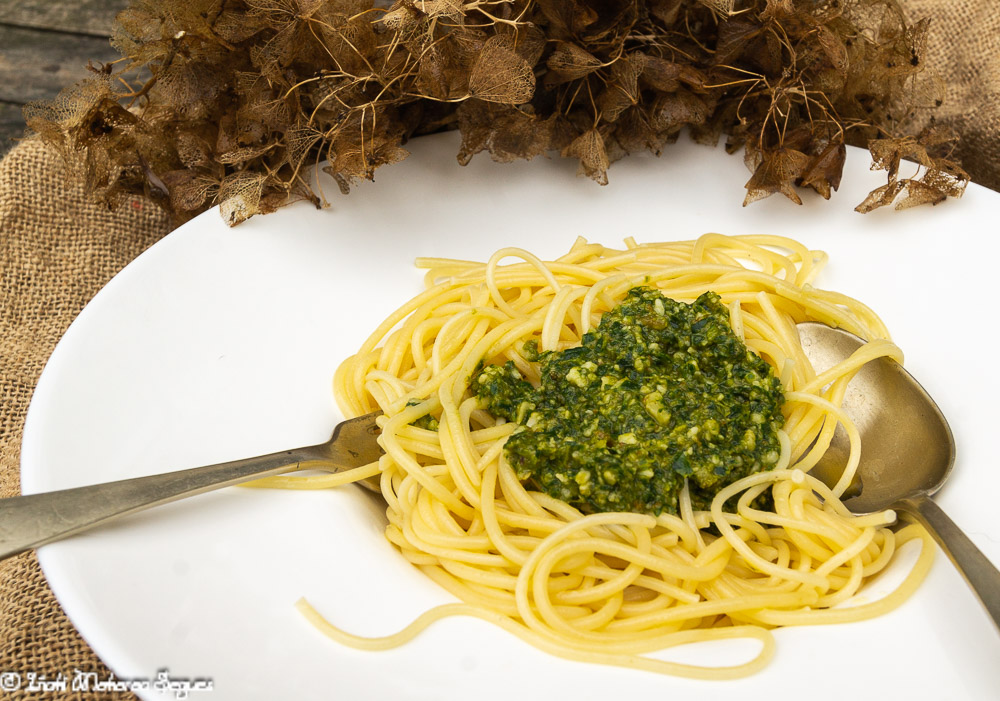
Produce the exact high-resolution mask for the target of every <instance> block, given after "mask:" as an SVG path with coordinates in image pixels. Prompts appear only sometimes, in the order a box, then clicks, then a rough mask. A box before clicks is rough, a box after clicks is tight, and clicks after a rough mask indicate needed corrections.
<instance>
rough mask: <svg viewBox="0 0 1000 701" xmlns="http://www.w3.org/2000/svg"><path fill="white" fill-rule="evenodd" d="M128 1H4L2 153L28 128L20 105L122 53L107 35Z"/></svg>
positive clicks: (0, 34) (0, 28) (49, 94)
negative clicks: (112, 45) (115, 18)
mask: <svg viewBox="0 0 1000 701" xmlns="http://www.w3.org/2000/svg"><path fill="white" fill-rule="evenodd" d="M127 4H128V0H0V155H2V154H4V153H6V152H7V151H8V150H9V149H10V147H11V146H12V145H13V143H14V142H13V141H12V139H16V138H20V137H21V136H22V135H23V133H24V119H23V118H22V116H21V108H22V107H23V106H24V105H25V104H26V103H28V102H31V101H32V100H47V99H51V98H53V97H55V96H56V95H57V94H58V93H59V91H60V90H61V89H62V88H64V87H67V86H69V85H72V84H73V83H75V82H77V81H78V80H81V79H82V78H84V77H86V75H87V70H86V66H87V62H88V61H89V60H92V61H94V62H95V63H97V62H107V61H113V60H115V59H117V58H120V56H119V54H118V52H117V51H115V50H114V49H113V48H112V47H111V44H110V42H109V40H108V38H109V36H110V34H111V24H112V20H113V19H114V17H115V15H116V14H117V13H118V12H120V11H121V10H123V9H124V8H125V6H126V5H127Z"/></svg>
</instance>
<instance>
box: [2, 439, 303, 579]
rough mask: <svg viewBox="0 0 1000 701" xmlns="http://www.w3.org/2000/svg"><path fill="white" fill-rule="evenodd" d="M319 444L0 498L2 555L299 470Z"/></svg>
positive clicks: (15, 552) (9, 554)
mask: <svg viewBox="0 0 1000 701" xmlns="http://www.w3.org/2000/svg"><path fill="white" fill-rule="evenodd" d="M317 448H318V446H310V447H306V448H297V449H295V450H284V451H280V452H277V453H269V454H267V455H261V456H258V457H253V458H246V459H243V460H233V461H230V462H223V463H219V464H217V465H206V466H205V467H195V468H191V469H189V470H180V471H177V472H167V473H164V474H159V475H150V476H148V477H135V478H132V479H126V480H119V481H117V482H106V483H104V484H95V485H90V486H86V487H77V488H75V489H63V490H60V491H56V492H45V493H42V494H30V495H28V496H20V497H9V498H6V499H0V560H3V559H6V558H8V557H11V556H12V555H17V554H18V553H20V552H24V551H25V550H30V549H31V548H37V547H38V546H40V545H45V544H46V543H51V542H53V541H56V540H61V539H62V538H65V537H67V536H70V535H73V534H75V533H80V532H82V531H85V530H88V529H90V528H93V527H94V526H98V525H100V524H102V523H107V522H108V521H112V520H114V519H116V518H119V517H121V516H125V515H127V514H131V513H134V512H136V511H142V510H144V509H148V508H150V507H153V506H159V505H160V504H166V503H168V502H171V501H176V500H177V499H183V498H184V497H189V496H193V495H195V494H201V493H203V492H208V491H212V490H214V489H219V488H221V487H227V486H229V485H233V484H239V483H240V482H247V481H250V480H252V479H256V478H258V477H266V476H268V475H276V474H279V473H282V472H291V471H293V470H297V469H299V466H300V465H301V464H302V463H304V462H309V461H313V460H317V459H319V458H321V457H322V456H321V455H318V454H317Z"/></svg>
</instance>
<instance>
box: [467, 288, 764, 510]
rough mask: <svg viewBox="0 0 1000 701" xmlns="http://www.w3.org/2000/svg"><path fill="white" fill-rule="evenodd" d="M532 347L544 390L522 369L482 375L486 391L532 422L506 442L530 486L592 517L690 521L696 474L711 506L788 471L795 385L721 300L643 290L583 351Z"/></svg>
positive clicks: (504, 410)
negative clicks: (687, 508)
mask: <svg viewBox="0 0 1000 701" xmlns="http://www.w3.org/2000/svg"><path fill="white" fill-rule="evenodd" d="M526 351H527V352H526V355H527V356H528V359H529V360H537V362H538V363H539V374H540V376H541V384H540V386H539V387H537V388H536V387H533V386H532V385H531V384H530V383H528V382H526V381H525V380H524V379H523V378H522V376H521V374H520V373H519V372H518V371H517V369H516V368H515V366H514V364H513V363H511V362H508V363H507V364H506V365H503V366H499V365H490V366H486V367H483V368H482V369H480V370H479V371H477V373H476V374H475V375H474V376H473V377H472V379H471V382H472V391H473V392H475V394H476V396H477V397H478V398H479V400H480V403H481V404H482V406H483V407H484V408H485V409H486V410H487V411H489V412H490V413H492V414H493V415H494V416H498V417H503V418H505V419H507V420H509V421H516V422H517V423H519V424H521V425H520V426H519V427H518V428H517V429H515V431H514V433H513V434H511V436H510V438H509V439H508V440H507V443H506V445H505V446H504V452H505V455H506V457H507V460H508V461H509V462H510V464H511V465H512V466H513V468H514V469H515V470H516V472H517V475H518V478H519V479H520V480H521V481H522V482H524V483H525V484H527V485H528V486H529V487H532V488H535V489H539V490H541V491H543V492H545V493H547V494H549V495H551V496H553V497H555V498H557V499H561V500H563V501H565V502H567V503H569V504H572V505H573V506H575V507H577V508H579V509H580V510H582V511H584V512H587V513H592V512H598V511H633V512H639V513H650V514H659V513H661V512H662V511H669V512H672V513H677V508H678V507H677V505H678V495H679V493H680V491H681V489H682V488H683V487H684V480H685V478H686V479H687V480H688V484H689V488H690V491H691V499H692V502H693V505H694V507H695V508H696V509H707V508H708V506H709V504H710V503H711V501H712V497H713V496H714V495H715V494H716V492H718V491H719V490H720V489H722V488H723V487H725V486H726V485H728V484H730V483H732V482H734V481H736V480H738V479H740V478H742V477H745V476H747V475H749V474H751V473H754V472H759V471H761V470H767V469H771V468H773V467H774V465H775V464H776V463H777V461H778V457H779V453H780V448H779V443H778V435H777V433H778V430H779V429H780V428H781V427H782V425H783V423H784V418H783V417H782V414H781V405H782V403H783V401H784V395H783V392H782V389H781V384H780V382H779V381H778V378H777V377H776V376H775V374H774V371H773V369H772V368H771V367H770V366H769V365H768V364H767V363H766V362H764V361H763V360H762V359H761V358H759V357H758V356H757V355H755V354H754V353H752V352H751V351H750V350H748V349H747V347H746V346H745V345H744V344H743V342H742V341H740V339H739V338H738V337H737V336H736V334H735V333H734V332H733V330H732V328H731V326H730V323H729V311H728V309H727V308H726V307H725V306H724V305H723V304H722V302H721V301H720V299H719V297H718V295H716V294H715V293H714V292H706V293H705V294H703V295H702V296H701V297H699V298H698V299H697V300H696V301H695V302H694V303H693V304H684V303H681V302H676V301H674V300H671V299H669V298H668V297H665V296H664V295H662V294H661V293H660V292H658V291H656V290H653V289H649V288H643V287H637V288H635V289H633V290H631V291H630V292H629V293H628V295H627V297H626V298H625V300H624V301H623V302H622V303H621V304H620V305H619V306H617V307H615V308H614V309H613V310H611V311H610V312H608V313H607V314H605V315H604V316H603V317H602V319H601V323H600V325H599V326H598V327H597V328H596V329H594V330H592V331H591V332H589V333H587V334H586V335H584V337H583V342H582V345H580V346H578V347H576V348H568V349H566V350H563V351H558V352H545V353H540V354H539V353H537V349H536V348H533V347H528V348H526Z"/></svg>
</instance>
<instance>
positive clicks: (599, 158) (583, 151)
mask: <svg viewBox="0 0 1000 701" xmlns="http://www.w3.org/2000/svg"><path fill="white" fill-rule="evenodd" d="M562 155H563V157H564V158H579V159H580V167H579V168H578V169H577V175H586V176H587V177H588V178H590V179H591V180H593V181H594V182H596V183H597V184H599V185H607V184H608V165H609V162H608V154H607V151H606V150H605V148H604V138H603V137H602V136H601V134H600V132H598V131H597V130H596V129H590V130H589V131H585V132H584V133H583V134H581V135H580V136H578V137H577V138H576V139H574V140H573V142H572V143H571V144H570V145H569V146H567V147H566V148H564V149H563V151H562Z"/></svg>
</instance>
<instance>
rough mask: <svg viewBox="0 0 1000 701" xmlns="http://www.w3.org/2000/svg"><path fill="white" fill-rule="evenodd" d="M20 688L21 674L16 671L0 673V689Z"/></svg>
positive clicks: (11, 689)
mask: <svg viewBox="0 0 1000 701" xmlns="http://www.w3.org/2000/svg"><path fill="white" fill-rule="evenodd" d="M20 688H21V675H20V674H18V673H17V672H3V673H2V674H0V691H17V690H18V689H20Z"/></svg>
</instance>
